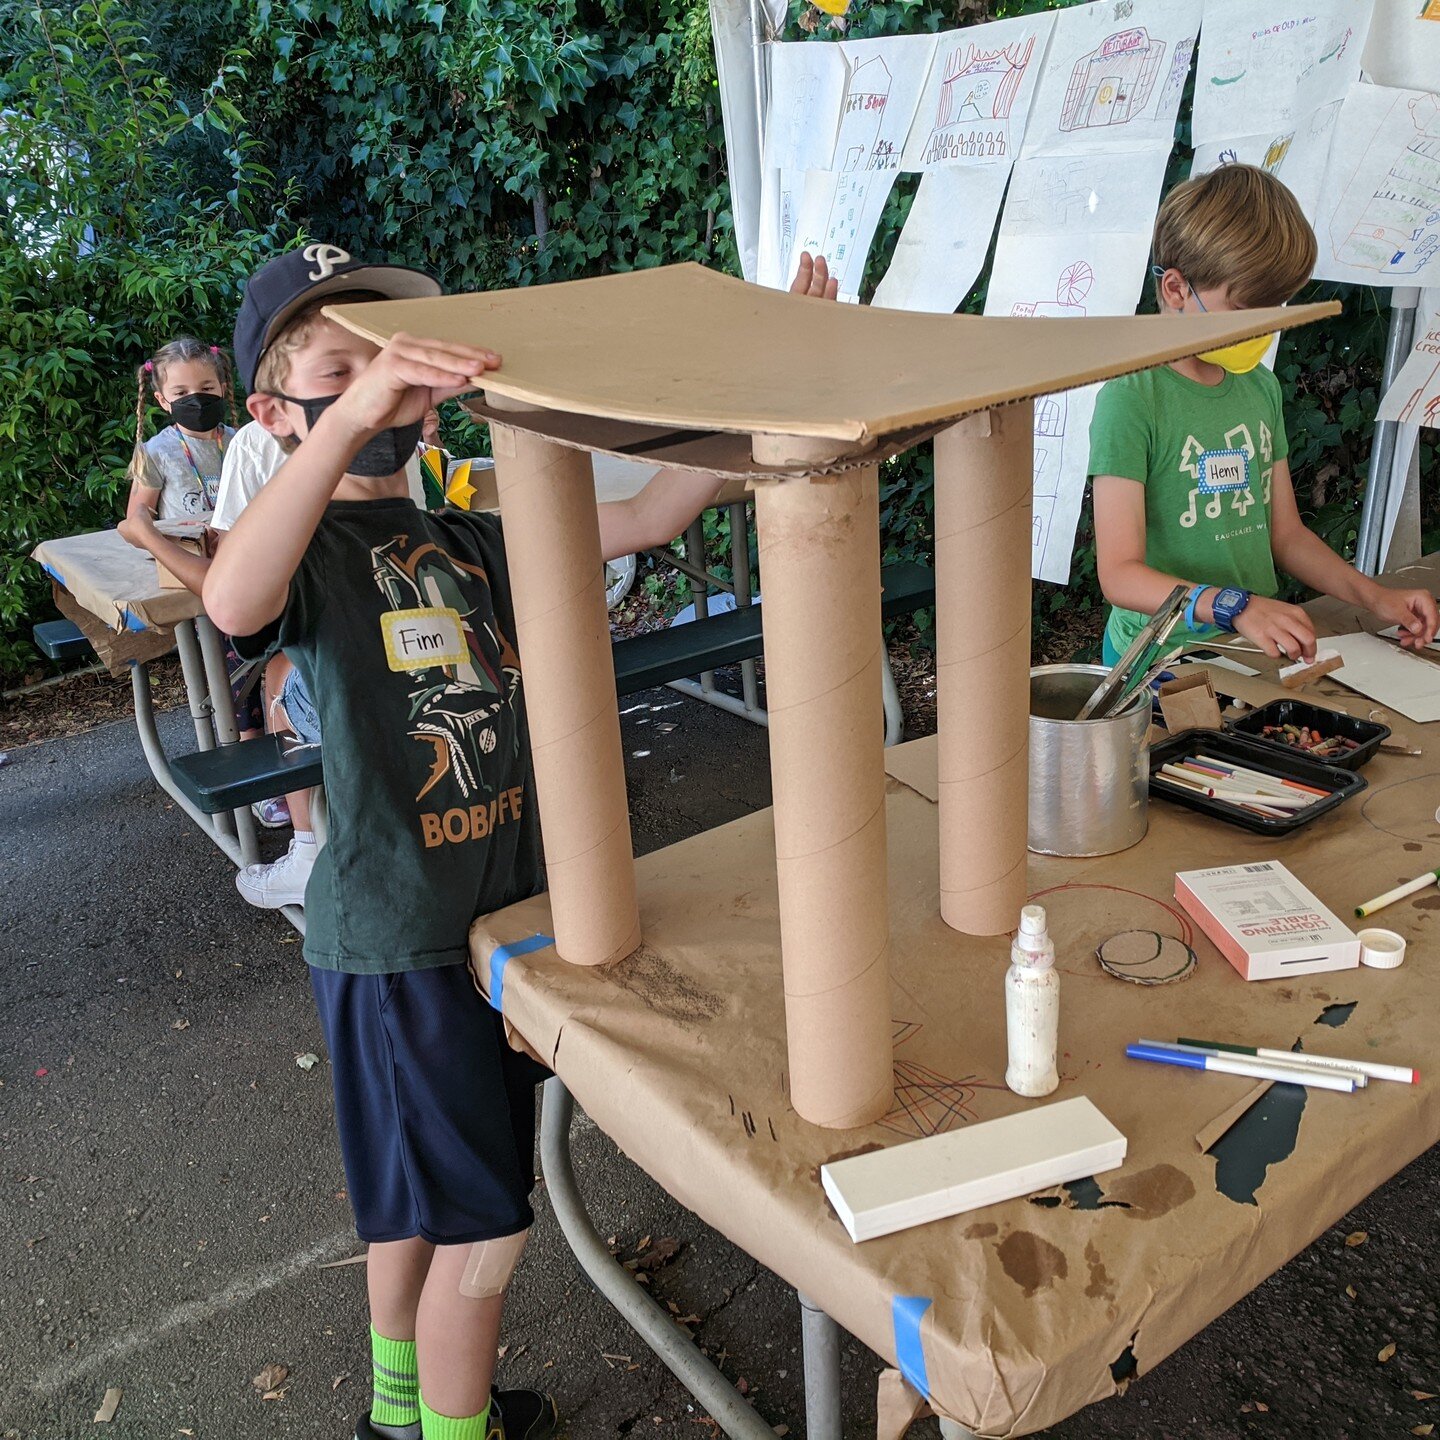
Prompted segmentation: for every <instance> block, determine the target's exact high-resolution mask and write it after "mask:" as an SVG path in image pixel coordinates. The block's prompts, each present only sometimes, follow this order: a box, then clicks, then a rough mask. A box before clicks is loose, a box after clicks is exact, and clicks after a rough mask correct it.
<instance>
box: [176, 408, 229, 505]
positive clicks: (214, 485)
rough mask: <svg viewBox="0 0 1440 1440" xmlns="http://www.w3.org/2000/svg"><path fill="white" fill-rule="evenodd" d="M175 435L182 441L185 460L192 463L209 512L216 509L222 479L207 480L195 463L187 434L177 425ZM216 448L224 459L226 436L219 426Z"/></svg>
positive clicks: (181, 445) (216, 435) (191, 465)
mask: <svg viewBox="0 0 1440 1440" xmlns="http://www.w3.org/2000/svg"><path fill="white" fill-rule="evenodd" d="M175 434H176V435H177V436H178V437H179V439H180V448H181V449H182V450H183V451H184V452H185V458H186V459H187V460H188V461H189V462H190V468H191V470H193V471H194V472H195V483H196V484H197V485H198V486H199V487H200V494H201V495H202V496H203V497H204V499H205V506H206V508H207V509H209V510H213V509H214V508H215V501H216V499H217V498H218V496H219V493H220V477H219V476H218V475H216V476H215V478H214V479H213V480H207V479H206V478H205V477H204V476H203V475H202V474H201V473H200V467H199V465H197V464H196V463H195V456H194V455H193V454H192V453H191V450H190V444H189V442H188V441H187V440H186V439H185V432H184V431H183V430H182V429H181V428H180V427H179V426H178V425H177V426H176V427H175ZM215 448H216V449H217V450H219V452H220V454H221V456H222V458H223V456H224V454H225V436H224V435H223V434H222V433H221V430H220V428H219V427H218V426H217V427H216V429H215Z"/></svg>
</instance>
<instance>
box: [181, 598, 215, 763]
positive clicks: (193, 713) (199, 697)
mask: <svg viewBox="0 0 1440 1440" xmlns="http://www.w3.org/2000/svg"><path fill="white" fill-rule="evenodd" d="M175 646H176V649H178V650H179V652H180V673H181V674H182V675H183V676H184V677H185V698H186V699H187V700H188V701H189V702H190V718H191V719H192V720H193V721H194V722H195V743H196V745H198V746H199V747H200V749H202V750H213V749H214V748H215V727H214V726H213V725H212V724H211V723H210V687H209V686H208V685H206V683H205V662H204V661H203V660H202V659H201V658H200V644H199V641H197V640H196V638H195V622H194V621H193V620H182V621H180V623H179V624H178V625H176V627H175Z"/></svg>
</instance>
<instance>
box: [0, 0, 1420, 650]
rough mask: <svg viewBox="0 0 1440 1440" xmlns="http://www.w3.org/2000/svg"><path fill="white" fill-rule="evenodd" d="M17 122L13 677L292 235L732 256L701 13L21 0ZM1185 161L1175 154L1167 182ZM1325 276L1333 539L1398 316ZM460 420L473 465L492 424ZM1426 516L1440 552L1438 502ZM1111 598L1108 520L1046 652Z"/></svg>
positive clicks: (1321, 457)
mask: <svg viewBox="0 0 1440 1440" xmlns="http://www.w3.org/2000/svg"><path fill="white" fill-rule="evenodd" d="M1063 3H1080V0H1063ZM1047 8H1054V5H1053V0H854V3H852V5H851V7H850V13H849V15H848V16H846V17H845V18H843V19H835V18H832V17H830V16H827V15H825V14H824V13H823V12H821V11H820V10H819V9H817V8H816V7H814V6H812V5H810V4H808V3H805V0H795V3H792V4H791V6H790V18H789V24H788V27H787V29H786V32H785V34H784V37H783V38H785V39H789V40H801V39H804V40H808V41H810V42H812V43H816V44H824V43H830V42H832V41H834V40H836V39H838V38H840V37H841V36H842V35H848V36H850V37H864V36H875V35H894V34H902V33H914V32H934V31H937V30H941V29H948V28H950V27H952V26H955V25H963V24H970V23H974V22H978V21H983V20H987V19H991V18H1003V17H1005V16H1009V15H1016V14H1025V13H1033V12H1035V11H1039V10H1044V9H1047ZM0 112H3V113H4V115H5V127H4V130H3V132H0V156H3V161H4V168H5V172H6V177H7V189H6V199H5V203H4V206H3V207H0V230H3V235H0V442H3V445H4V449H3V450H0V483H3V485H4V500H3V502H0V540H3V542H4V543H3V544H0V672H3V673H8V674H13V673H15V672H16V671H18V670H23V669H24V668H25V667H26V666H27V665H28V664H29V663H31V662H32V661H33V658H34V657H33V652H31V651H30V650H29V647H28V644H27V641H26V638H25V637H26V636H27V634H28V629H29V624H30V623H31V621H33V620H34V619H37V618H40V617H41V615H42V614H43V613H46V611H45V607H46V604H47V602H46V601H45V598H44V584H43V580H42V577H41V576H40V574H39V571H38V569H37V567H35V566H34V565H33V564H31V563H30V562H29V561H28V560H27V559H26V558H25V556H26V554H27V553H28V551H29V549H30V548H31V547H32V546H33V545H34V543H36V542H37V541H38V540H40V539H43V538H45V537H46V536H49V535H55V534H61V533H69V532H74V531H77V530H82V529H86V528H92V527H94V526H95V525H98V524H102V523H105V522H107V521H109V520H112V519H113V518H115V517H116V516H117V515H118V513H119V510H120V507H121V497H122V490H123V480H122V476H123V472H124V468H125V464H126V462H127V460H128V457H129V452H130V446H131V444H132V442H133V438H134V431H133V413H134V393H133V389H132V384H133V382H132V380H131V378H130V376H131V374H132V373H133V366H134V365H135V363H136V362H137V361H139V360H141V359H143V358H144V356H145V355H146V354H148V353H149V352H150V351H151V350H152V349H153V348H154V347H155V346H157V345H158V344H160V343H162V342H163V341H164V340H166V339H168V338H170V337H171V336H172V335H173V334H174V333H176V332H177V331H193V332H195V333H198V334H200V335H202V336H203V337H205V338H207V339H211V340H213V341H215V342H216V343H224V342H225V341H226V340H227V339H228V336H229V333H230V329H231V326H232V324H233V317H234V311H235V306H236V304H237V301H238V296H239V289H240V286H241V284H242V283H243V280H244V277H245V276H246V275H247V274H248V273H249V272H250V271H251V270H252V269H253V268H254V267H255V266H256V265H257V264H258V263H260V261H261V260H263V259H264V258H265V257H266V256H267V255H268V254H269V253H271V252H272V251H273V250H274V249H275V248H277V247H280V246H284V245H289V244H292V243H294V241H295V239H296V238H297V236H298V234H299V233H300V231H301V230H302V229H303V231H304V232H305V233H306V234H308V235H311V236H314V237H316V238H319V239H324V240H329V241H333V242H335V243H338V244H341V245H344V246H345V247H346V248H347V249H349V250H351V251H352V252H353V253H355V254H358V255H366V256H374V257H378V256H382V255H383V256H387V257H389V258H393V259H395V260H398V261H401V262H404V263H409V264H413V265H418V266H421V267H423V268H426V269H428V270H430V271H432V272H433V273H434V274H436V275H437V276H438V278H439V279H440V280H441V281H442V282H443V283H444V284H445V285H446V286H447V287H449V288H451V289H476V288H489V287H495V286H504V285H517V284H531V283H538V282H544V281H550V280H563V279H572V278H576V277H580V276H586V275H594V274H601V273H605V272H607V271H612V270H625V269H632V268H637V267H641V266H649V265H657V264H662V263H674V262H676V261H682V260H697V261H700V262H702V263H705V264H709V265H712V266H717V267H721V268H724V269H727V270H730V271H732V272H735V271H737V270H738V264H737V257H736V252H735V247H734V243H733V238H732V233H731V221H730V213H729V197H728V192H727V190H726V185H725V153H724V134H723V130H722V126H721V120H720V106H719V100H718V96H717V93H716V89H715V68H714V57H713V53H712V48H711V41H710V25H709V11H708V4H707V0H286V3H283V4H281V3H275V0H256V3H253V4H251V5H248V6H238V5H235V4H234V3H233V0H192V4H190V5H187V6H186V7H183V8H181V7H176V6H174V5H173V4H168V3H165V0H125V3H124V4H123V5H122V4H121V3H120V0H83V3H78V4H73V3H72V4H67V5H60V4H48V3H47V4H39V5H36V4H34V3H29V4H22V3H18V0H0ZM1185 113H1186V112H1185V110H1184V109H1183V108H1182V121H1183V117H1184V114H1185ZM1180 133H1181V136H1182V138H1183V137H1184V136H1185V133H1186V132H1185V128H1184V125H1183V123H1182V126H1181V130H1180ZM1188 166H1189V152H1188V151H1187V150H1186V149H1185V148H1184V146H1183V145H1181V146H1180V147H1178V148H1177V151H1176V153H1175V155H1174V157H1173V159H1172V164H1171V167H1170V173H1169V176H1168V181H1169V182H1170V183H1173V182H1174V181H1175V180H1177V179H1179V178H1181V177H1182V176H1183V175H1184V174H1185V173H1186V171H1187V169H1188ZM915 189H916V178H915V177H913V176H902V177H901V178H900V180H899V182H898V183H897V185H896V186H895V189H894V191H893V193H892V194H891V197H890V200H889V203H888V205H887V207H886V211H885V215H884V217H883V219H882V222H881V225H880V229H879V232H878V234H877V236H876V240H875V244H874V247H873V249H872V252H871V256H870V260H869V265H868V268H867V276H866V281H867V283H866V287H865V293H866V294H867V295H868V294H869V293H870V291H871V290H873V287H874V285H875V283H877V282H878V280H879V278H880V276H881V275H883V274H884V272H885V269H886V268H887V266H888V264H889V261H890V257H891V255H892V253H893V250H894V245H895V241H896V238H897V236H898V235H899V233H900V230H901V227H902V226H903V225H904V222H905V219H906V217H907V215H908V213H909V207H910V204H911V202H912V200H913V197H914V194H915ZM986 278H987V277H986V273H985V272H982V275H981V280H980V284H979V285H978V286H977V288H976V291H975V293H974V294H973V295H972V296H971V297H970V299H969V301H968V302H967V304H966V307H965V308H966V309H967V310H968V311H971V312H974V313H978V312H979V311H980V309H981V308H982V306H983V303H984V295H985V284H986ZM1316 289H1317V293H1325V294H1331V293H1341V297H1342V298H1343V299H1344V301H1345V315H1344V316H1343V317H1342V318H1341V319H1340V320H1338V321H1336V322H1333V323H1332V324H1330V325H1327V326H1312V327H1309V328H1308V329H1306V330H1303V331H1300V332H1298V333H1297V334H1296V335H1295V336H1294V337H1293V338H1290V339H1287V341H1286V342H1285V346H1284V348H1283V349H1282V351H1281V354H1280V361H1279V369H1278V373H1279V375H1280V378H1281V380H1282V382H1283V383H1284V386H1285V389H1286V394H1287V399H1288V420H1289V427H1290V436H1291V447H1292V467H1293V469H1294V471H1295V475H1296V485H1297V491H1298V493H1299V495H1300V500H1301V506H1302V509H1303V510H1304V511H1305V512H1306V514H1307V517H1308V518H1311V519H1312V520H1313V522H1314V523H1315V525H1316V528H1317V529H1319V530H1320V532H1321V533H1322V534H1324V535H1325V536H1326V537H1327V538H1328V539H1329V540H1331V542H1332V543H1334V544H1336V545H1337V546H1338V547H1340V548H1344V547H1346V546H1347V545H1349V544H1352V543H1353V534H1354V530H1355V527H1356V522H1357V519H1358V512H1359V496H1360V493H1361V490H1362V487H1363V484H1364V477H1365V467H1366V464H1367V462H1368V456H1369V443H1370V433H1371V417H1372V416H1373V414H1374V407H1375V403H1376V398H1377V397H1376V390H1377V387H1378V383H1379V373H1380V354H1381V347H1382V344H1383V336H1384V330H1385V321H1386V312H1385V309H1384V299H1383V298H1382V296H1380V295H1378V294H1377V293H1376V292H1371V291H1359V290H1356V291H1341V292H1337V290H1336V287H1316ZM597 363H603V357H597ZM446 421H447V434H448V436H449V438H450V439H451V441H452V443H454V444H456V445H457V446H459V447H460V448H463V449H468V450H470V451H471V452H472V453H478V452H479V451H480V450H481V448H482V445H483V438H482V437H483V435H484V431H483V430H474V429H469V428H467V427H466V425H465V422H464V420H463V417H462V416H460V415H459V414H458V413H455V414H451V415H447V417H446ZM1425 434H1426V437H1427V438H1426V439H1425V440H1424V441H1423V442H1422V447H1421V457H1422V465H1423V467H1424V473H1425V475H1426V476H1427V477H1434V476H1435V474H1436V466H1437V454H1436V450H1435V448H1434V446H1433V445H1432V444H1430V443H1429V439H1428V437H1429V434H1430V432H1425ZM932 487H933V470H932V462H931V457H930V454H929V450H928V448H922V449H921V450H919V451H916V452H913V453H911V454H910V455H907V456H905V457H902V458H901V459H900V460H896V461H891V462H889V463H887V464H886V466H885V467H884V469H883V471H882V475H881V523H882V528H883V546H884V552H885V557H886V559H887V560H889V559H896V558H902V557H912V556H913V557H917V558H921V559H925V558H928V557H929V555H930V553H931V547H932V523H931V522H932V511H933V489H932ZM1428 488H1429V490H1430V491H1431V492H1432V493H1433V492H1434V491H1435V490H1436V487H1435V486H1433V485H1430V486H1429V487H1428ZM1425 518H1426V534H1427V539H1428V540H1429V541H1431V542H1432V543H1433V542H1435V541H1437V540H1440V533H1437V532H1440V512H1437V511H1436V510H1435V508H1434V505H1433V502H1432V504H1431V507H1430V508H1427V511H1426V517H1425ZM706 544H707V551H708V552H709V554H710V558H711V562H712V565H713V567H714V568H715V569H716V570H717V571H718V572H720V573H721V574H722V575H724V574H728V565H729V523H728V517H726V516H723V515H720V516H712V517H711V518H709V519H708V520H707V522H706ZM686 588H687V587H684V586H682V587H679V590H680V593H679V595H678V596H677V603H684V601H685V599H686V598H687V597H686V595H685V594H684V591H685V590H686ZM1102 612H1103V602H1102V601H1101V599H1100V595H1099V591H1098V587H1097V586H1096V584H1095V557H1094V542H1093V534H1092V533H1091V531H1090V529H1089V527H1088V517H1087V521H1086V522H1083V523H1082V528H1081V533H1080V537H1079V542H1078V548H1077V553H1076V559H1075V566H1074V579H1073V581H1072V584H1071V586H1070V587H1069V588H1068V589H1060V588H1057V587H1053V586H1046V585H1038V586H1037V587H1036V594H1035V619H1036V645H1037V649H1040V650H1042V651H1043V650H1045V649H1046V648H1047V646H1051V647H1053V646H1058V645H1061V644H1065V645H1070V646H1071V647H1072V648H1074V649H1076V650H1083V648H1084V647H1085V646H1086V645H1087V644H1089V643H1090V638H1091V636H1092V633H1093V632H1094V631H1096V630H1098V621H1099V617H1100V615H1101V613H1102ZM920 618H921V620H922V622H925V621H927V620H928V617H923V616H922V617H920ZM924 631H925V626H924V624H923V623H922V633H924Z"/></svg>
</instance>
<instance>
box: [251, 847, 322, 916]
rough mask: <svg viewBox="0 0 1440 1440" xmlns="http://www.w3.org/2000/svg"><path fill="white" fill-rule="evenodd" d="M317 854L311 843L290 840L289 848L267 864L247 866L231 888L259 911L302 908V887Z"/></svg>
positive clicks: (303, 900) (306, 881) (313, 866)
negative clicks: (287, 906) (284, 906)
mask: <svg viewBox="0 0 1440 1440" xmlns="http://www.w3.org/2000/svg"><path fill="white" fill-rule="evenodd" d="M319 851H320V847H319V846H318V845H316V844H315V843H314V841H309V842H306V841H304V840H292V841H291V842H290V848H289V849H288V850H287V851H286V852H285V853H284V854H283V855H282V856H281V857H280V858H279V859H278V860H275V861H273V862H272V863H271V864H269V865H247V866H246V867H245V868H244V869H243V870H242V871H241V872H240V873H239V874H238V875H237V876H236V877H235V888H236V889H237V890H238V891H239V892H240V893H241V895H243V896H244V897H245V899H246V900H248V901H249V902H250V903H251V904H252V905H254V906H256V907H257V908H258V909H261V910H278V909H279V908H280V907H281V906H282V905H303V904H304V903H305V886H306V884H307V883H308V882H309V879H310V872H311V870H313V869H314V868H315V856H316V855H317V854H319Z"/></svg>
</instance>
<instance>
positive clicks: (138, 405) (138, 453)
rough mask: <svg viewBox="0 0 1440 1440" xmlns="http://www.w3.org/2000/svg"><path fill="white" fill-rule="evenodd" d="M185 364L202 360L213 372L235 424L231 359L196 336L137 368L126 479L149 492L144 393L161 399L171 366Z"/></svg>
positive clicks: (183, 337)
mask: <svg viewBox="0 0 1440 1440" xmlns="http://www.w3.org/2000/svg"><path fill="white" fill-rule="evenodd" d="M186 360H200V361H203V362H204V363H205V364H207V365H210V366H212V367H213V368H214V371H215V377H216V379H218V380H219V381H220V386H221V389H222V390H223V391H224V392H225V410H226V413H227V414H228V416H229V418H230V423H231V424H232V425H233V424H234V423H235V380H234V376H233V374H232V372H231V369H230V357H229V356H228V355H227V354H226V353H225V352H224V351H223V350H222V349H221V348H220V347H219V346H218V345H207V344H205V342H204V341H203V340H197V339H196V338H195V337H194V336H193V335H177V336H176V337H175V339H173V340H171V341H169V342H168V343H167V344H164V345H162V346H161V347H160V348H159V349H158V350H157V351H156V352H155V353H154V354H153V355H152V356H151V357H150V358H149V359H148V360H146V361H145V362H144V363H143V364H141V365H137V366H136V367H135V449H134V452H133V453H132V454H131V456H130V468H129V469H128V470H127V471H126V472H125V473H126V478H127V479H129V480H131V481H136V480H138V481H139V482H140V484H142V485H144V486H145V487H146V488H147V489H153V488H154V484H153V482H152V481H151V479H150V463H149V456H148V455H147V454H146V453H145V412H146V410H147V409H148V408H149V406H148V404H147V402H146V399H145V392H146V390H147V389H148V390H149V391H151V392H152V393H153V394H155V395H158V394H159V393H160V391H161V390H162V389H163V388H164V386H165V371H166V368H167V367H168V366H171V365H176V364H181V363H183V362H184V361H186Z"/></svg>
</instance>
